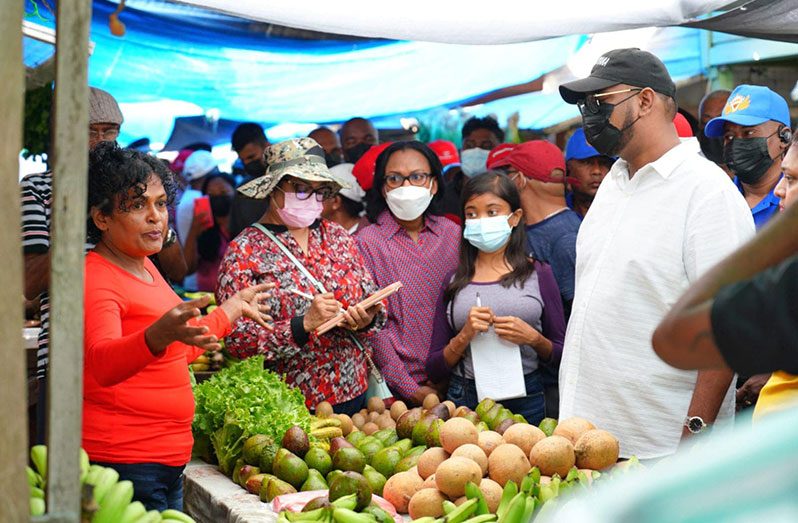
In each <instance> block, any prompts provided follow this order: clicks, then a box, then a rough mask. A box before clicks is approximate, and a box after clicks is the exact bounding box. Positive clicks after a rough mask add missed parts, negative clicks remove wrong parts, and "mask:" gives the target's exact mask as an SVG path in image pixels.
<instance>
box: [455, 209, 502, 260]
mask: <svg viewBox="0 0 798 523" xmlns="http://www.w3.org/2000/svg"><path fill="white" fill-rule="evenodd" d="M510 216H511V215H507V216H491V217H490V218H477V219H474V220H466V222H465V223H466V224H465V231H463V237H464V238H465V239H466V240H468V243H470V244H471V245H473V246H474V247H476V248H477V249H479V250H480V251H482V252H496V251H498V250H499V249H501V248H502V247H504V245H505V244H506V243H507V241H508V240H509V239H510V234H511V233H512V232H513V228H512V227H510V222H509V220H510Z"/></svg>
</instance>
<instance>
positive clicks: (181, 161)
mask: <svg viewBox="0 0 798 523" xmlns="http://www.w3.org/2000/svg"><path fill="white" fill-rule="evenodd" d="M193 152H194V149H180V152H179V153H177V156H175V159H174V160H172V163H171V164H169V168H171V169H172V172H173V173H175V174H183V166H184V165H185V164H186V160H187V159H188V157H189V156H191V154H192V153H193Z"/></svg>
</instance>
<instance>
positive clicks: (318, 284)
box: [254, 223, 327, 292]
mask: <svg viewBox="0 0 798 523" xmlns="http://www.w3.org/2000/svg"><path fill="white" fill-rule="evenodd" d="M254 225H255V227H256V228H258V229H259V230H260V231H261V232H262V233H263V234H265V235H266V236H268V237H269V239H270V240H272V241H273V242H274V243H276V244H277V246H278V247H279V248H280V250H281V251H283V254H285V255H286V256H288V259H289V260H291V261H292V262H293V263H294V265H296V268H297V269H299V271H300V272H301V273H302V274H303V275H304V276H305V278H307V279H308V280H310V283H311V284H313V286H314V287H316V289H317V290H318V291H319V292H327V290H326V289H325V288H324V285H322V284H321V282H320V281H319V280H317V279H316V277H315V276H313V275H312V274H311V273H310V271H309V270H308V269H307V267H305V265H303V264H302V262H301V261H299V260H298V259H297V257H296V256H294V253H292V252H291V251H290V250H288V247H286V246H285V244H284V243H283V242H281V241H280V240H279V239H277V236H275V235H274V233H273V232H272V231H270V230H269V229H267V228H266V227H265V226H264V225H263V224H262V223H256V224H254Z"/></svg>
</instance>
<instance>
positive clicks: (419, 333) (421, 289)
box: [357, 141, 460, 405]
mask: <svg viewBox="0 0 798 523" xmlns="http://www.w3.org/2000/svg"><path fill="white" fill-rule="evenodd" d="M442 197H443V179H442V177H441V163H440V161H439V160H438V157H437V156H436V155H435V153H434V152H433V151H432V150H431V149H430V148H429V147H427V146H426V145H424V144H423V143H421V142H416V141H412V142H396V143H394V144H391V145H390V146H389V147H388V148H386V149H385V150H384V151H383V152H382V153H381V154H380V156H379V157H378V158H377V166H376V171H375V174H374V186H373V188H372V189H371V194H370V195H369V202H368V212H369V218H370V219H371V221H372V222H373V223H372V225H369V226H368V227H366V228H365V229H363V230H362V232H360V233H359V234H358V236H357V244H358V248H359V249H360V252H361V253H362V255H363V259H364V260H365V262H366V266H367V267H368V269H369V271H370V272H371V274H372V276H373V277H374V280H375V281H376V282H377V285H378V286H379V287H384V286H386V285H389V284H391V283H393V282H395V281H401V282H402V283H403V284H404V287H403V288H402V290H401V291H399V292H398V293H396V294H394V295H393V296H391V297H390V298H388V323H387V324H386V326H385V327H384V328H383V329H382V331H381V332H379V333H378V334H377V335H376V336H375V337H373V338H372V340H371V341H372V346H373V347H374V360H375V363H376V364H377V366H379V368H380V371H381V372H382V374H383V376H384V377H385V381H386V382H387V383H388V386H389V387H390V389H391V391H392V392H393V394H394V395H396V396H398V397H401V398H402V399H404V400H407V401H410V402H412V403H414V404H417V405H418V404H421V402H422V401H423V400H424V398H425V397H426V396H427V395H428V394H437V395H438V396H440V397H443V396H444V395H445V389H446V383H445V382H442V383H433V382H432V381H431V380H430V379H429V377H428V376H427V372H426V370H425V364H426V361H427V353H428V352H429V346H430V341H431V339H432V318H433V316H434V314H435V305H436V302H437V300H438V295H439V292H440V289H441V287H442V286H443V284H444V279H445V278H446V276H447V274H450V273H451V272H452V271H453V270H454V268H455V267H456V266H457V256H458V248H459V244H460V227H459V226H458V225H457V224H455V223H454V222H452V221H451V220H449V219H447V218H444V217H443V216H440V215H439V211H438V208H437V203H438V202H439V201H440V200H441V199H442Z"/></svg>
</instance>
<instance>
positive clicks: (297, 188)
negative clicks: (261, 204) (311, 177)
mask: <svg viewBox="0 0 798 523" xmlns="http://www.w3.org/2000/svg"><path fill="white" fill-rule="evenodd" d="M285 183H287V184H288V185H290V186H291V187H293V188H294V193H296V198H297V200H307V199H308V198H310V197H311V196H312V195H315V196H316V201H317V202H323V201H324V200H330V199H332V198H335V195H336V194H338V190H337V189H333V188H332V187H330V186H329V185H322V186H321V187H317V188H315V189H314V188H313V187H311V186H310V185H308V184H306V183H302V182H295V181H293V180H286V181H285ZM278 188H279V187H278ZM280 190H281V191H282V189H280ZM283 192H285V191H283Z"/></svg>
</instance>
